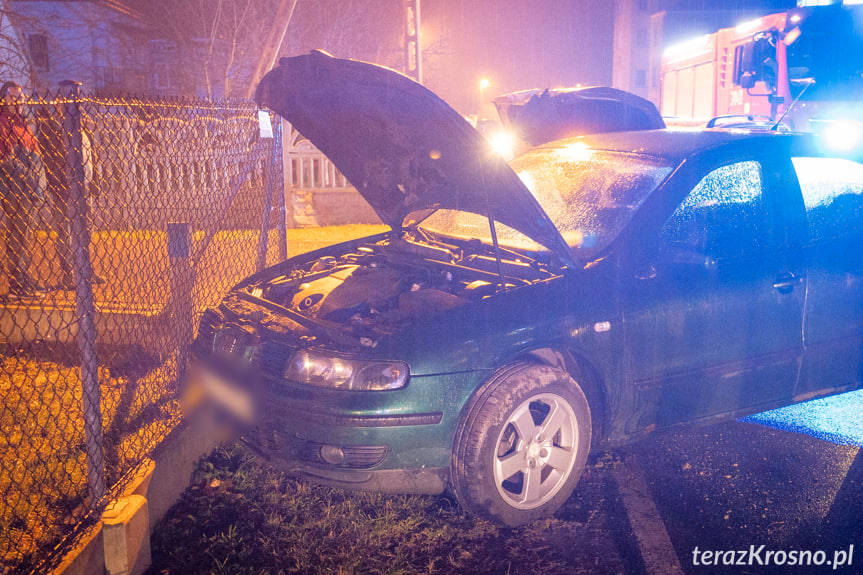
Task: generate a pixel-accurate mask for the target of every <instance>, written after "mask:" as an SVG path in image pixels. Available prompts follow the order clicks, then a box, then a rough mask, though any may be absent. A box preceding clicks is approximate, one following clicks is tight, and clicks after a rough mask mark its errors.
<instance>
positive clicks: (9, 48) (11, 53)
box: [0, 0, 34, 87]
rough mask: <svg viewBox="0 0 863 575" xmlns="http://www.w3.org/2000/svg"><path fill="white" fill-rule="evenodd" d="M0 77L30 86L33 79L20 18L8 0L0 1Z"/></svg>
mask: <svg viewBox="0 0 863 575" xmlns="http://www.w3.org/2000/svg"><path fill="white" fill-rule="evenodd" d="M16 20H17V22H16ZM0 78H2V79H4V80H6V79H10V80H15V81H17V82H19V83H21V84H22V85H29V86H30V87H32V86H33V80H34V78H33V67H32V65H31V63H30V57H29V54H28V52H27V48H26V44H25V39H24V36H23V34H21V29H20V18H16V14H15V13H14V12H13V11H12V10H11V9H10V7H9V0H6V1H4V2H2V3H0Z"/></svg>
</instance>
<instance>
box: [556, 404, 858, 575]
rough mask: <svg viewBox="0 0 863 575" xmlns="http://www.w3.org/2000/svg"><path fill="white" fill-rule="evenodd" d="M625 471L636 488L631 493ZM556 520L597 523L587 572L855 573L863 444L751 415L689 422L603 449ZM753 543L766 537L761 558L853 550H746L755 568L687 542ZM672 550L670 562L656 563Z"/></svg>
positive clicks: (724, 547) (710, 546)
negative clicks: (841, 557) (715, 559)
mask: <svg viewBox="0 0 863 575" xmlns="http://www.w3.org/2000/svg"><path fill="white" fill-rule="evenodd" d="M816 435H817V434H816ZM633 470H634V472H635V474H636V475H640V477H641V478H643V482H642V483H641V485H642V486H644V488H643V489H642V491H643V492H644V493H640V494H639V493H637V494H636V495H632V493H631V491H632V490H633V487H632V479H631V475H632V471H633ZM635 483H638V481H636V482H635ZM636 491H638V489H637V487H636ZM597 517H598V519H597ZM558 518H560V519H564V520H567V519H569V520H574V521H581V522H587V525H590V521H593V522H594V525H593V527H592V528H591V529H590V532H591V538H599V539H601V540H603V541H604V545H601V546H596V545H595V543H596V541H593V542H592V543H593V544H592V545H590V546H586V547H585V549H584V552H585V553H584V554H581V553H576V555H581V557H578V559H577V560H576V561H577V562H578V563H582V562H584V563H582V565H584V566H585V567H586V566H587V565H589V564H590V563H591V562H592V563H593V564H594V565H595V566H596V567H597V571H596V572H611V573H651V574H652V573H673V572H678V573H680V572H683V573H692V574H695V573H698V574H702V573H741V574H743V573H807V574H808V573H820V572H824V573H828V572H829V573H849V574H850V573H863V453H861V452H860V448H858V447H856V446H854V445H840V444H836V443H832V442H830V441H825V440H823V439H819V438H816V437H813V436H812V435H807V434H804V433H798V432H794V431H786V430H782V429H774V428H770V427H766V426H763V425H760V424H757V423H752V422H748V421H736V422H730V423H725V424H719V425H713V426H706V427H686V428H682V429H679V430H676V431H672V432H664V433H659V434H656V435H655V436H652V437H650V438H648V439H645V440H642V441H639V442H637V443H634V444H632V445H629V446H627V447H625V448H621V449H618V450H615V451H612V452H610V453H609V454H606V455H602V456H600V457H599V458H598V459H597V460H595V461H594V462H593V465H592V466H591V467H590V468H589V469H588V470H587V472H586V473H585V475H584V477H583V480H582V483H581V484H580V485H579V487H577V488H576V493H575V494H574V495H573V497H572V498H571V499H570V501H569V502H568V503H567V505H566V506H565V507H564V509H563V510H562V511H561V512H560V513H558ZM666 534H667V535H666ZM752 545H754V546H755V548H756V549H757V548H758V547H760V546H761V545H764V546H765V547H764V551H763V552H761V553H760V556H761V557H765V552H766V551H767V550H775V551H778V550H783V551H786V552H788V551H790V550H812V551H813V552H815V551H818V550H823V551H824V552H825V553H826V558H827V560H830V561H831V562H832V560H833V559H834V557H835V555H834V552H836V551H840V552H841V551H843V550H844V551H847V550H848V549H849V545H854V552H853V555H852V563H851V565H850V566H842V567H840V568H838V569H836V570H834V569H833V566H832V565H830V566H827V565H824V566H822V567H820V568H818V567H815V566H794V567H792V566H788V565H785V566H781V567H778V566H774V567H767V566H761V565H758V561H757V559H755V558H753V563H754V565H752V566H749V565H745V566H740V565H733V566H727V565H725V566H724V565H719V566H709V567H708V566H704V565H703V564H699V565H694V564H693V550H694V549H695V548H696V547H697V548H698V549H699V552H702V551H704V550H713V551H716V550H720V551H723V552H724V551H728V550H740V551H743V550H746V551H747V552H748V551H749V549H750V546H752ZM603 549H604V551H603ZM600 556H601V558H600ZM669 556H671V558H672V560H675V559H676V560H677V565H674V566H669V565H668V564H667V562H664V561H665V560H667V559H668V557H669ZM726 557H727V555H726ZM739 557H740V556H739V555H737V557H736V558H735V561H736V560H738V558H739ZM748 559H749V555H748V554H747V556H746V561H748ZM699 563H702V562H699ZM675 568H676V569H675Z"/></svg>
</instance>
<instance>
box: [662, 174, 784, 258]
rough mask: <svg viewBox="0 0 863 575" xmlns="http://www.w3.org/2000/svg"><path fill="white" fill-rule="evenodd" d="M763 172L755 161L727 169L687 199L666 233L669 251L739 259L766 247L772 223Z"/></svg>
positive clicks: (710, 176)
mask: <svg viewBox="0 0 863 575" xmlns="http://www.w3.org/2000/svg"><path fill="white" fill-rule="evenodd" d="M763 181H764V178H763V171H762V169H761V165H760V164H759V163H758V162H755V161H746V162H737V163H734V164H728V165H727V166H722V167H721V168H718V169H716V170H713V171H712V172H710V173H709V174H707V175H706V176H705V177H704V178H703V179H702V180H701V181H700V182H698V185H697V186H695V188H693V190H692V191H691V192H690V193H689V195H687V196H686V198H685V199H684V200H683V202H682V203H681V204H680V205H679V206H678V207H677V209H676V210H675V211H674V213H673V214H672V216H671V217H670V218H669V219H668V221H667V222H666V223H665V225H664V226H663V228H662V231H661V232H660V239H661V242H662V244H663V247H664V248H665V249H668V248H671V250H670V251H672V252H673V250H674V249H675V248H676V249H678V250H681V249H682V250H686V251H690V252H693V251H694V252H697V253H699V254H704V255H707V256H710V257H713V258H724V259H727V258H735V257H739V256H744V255H747V254H750V253H752V252H755V251H758V250H760V249H763V248H765V247H767V246H768V245H769V241H770V219H769V217H768V216H769V214H768V213H767V208H766V204H765V202H764V197H763V191H764V190H763V188H764V186H763Z"/></svg>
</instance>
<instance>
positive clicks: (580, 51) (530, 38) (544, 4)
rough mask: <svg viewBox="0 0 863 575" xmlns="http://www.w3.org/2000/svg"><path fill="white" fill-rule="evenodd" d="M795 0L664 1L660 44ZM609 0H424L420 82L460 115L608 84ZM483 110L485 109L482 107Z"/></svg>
mask: <svg viewBox="0 0 863 575" xmlns="http://www.w3.org/2000/svg"><path fill="white" fill-rule="evenodd" d="M795 5H796V2H795V0H685V1H684V0H677V1H674V0H667V1H666V2H664V6H665V7H666V10H667V19H666V46H667V45H670V44H673V43H675V42H677V41H680V40H681V39H683V40H685V39H686V38H688V37H691V36H694V35H698V34H705V33H708V32H712V31H714V30H716V29H717V28H720V27H726V26H735V25H737V24H739V23H740V22H743V21H746V20H748V19H751V18H754V17H757V16H760V15H763V14H768V13H771V12H777V11H781V10H784V9H787V8H792V7H794V6H795ZM613 28H614V0H531V1H525V0H422V31H423V46H424V49H425V62H426V63H425V71H424V83H425V84H426V85H427V86H428V87H429V88H430V89H431V90H433V91H435V92H437V93H438V94H439V95H441V96H442V97H443V98H444V99H445V100H447V101H448V102H449V103H450V104H451V105H452V106H453V107H455V108H456V110H458V111H459V112H461V113H462V114H468V113H473V112H475V111H476V108H477V102H478V100H479V80H480V79H481V78H488V79H489V81H490V83H491V85H490V86H489V88H488V89H486V90H485V92H484V95H485V96H486V97H485V98H484V99H485V100H489V99H490V98H491V97H493V96H495V95H499V94H504V93H507V92H512V91H515V90H526V89H531V88H549V87H550V88H554V87H565V86H566V87H569V86H574V85H576V84H582V85H609V84H610V83H611V62H612V35H613ZM486 110H489V108H488V107H487V108H486Z"/></svg>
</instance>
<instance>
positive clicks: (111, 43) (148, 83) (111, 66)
mask: <svg viewBox="0 0 863 575" xmlns="http://www.w3.org/2000/svg"><path fill="white" fill-rule="evenodd" d="M6 12H7V15H8V18H9V19H10V21H11V24H12V25H13V26H14V27H15V29H16V30H17V33H18V38H19V40H20V41H21V42H22V43H23V46H24V51H25V53H26V55H27V58H28V65H29V70H28V76H29V78H28V81H27V82H25V84H26V85H27V86H28V88H31V89H37V90H40V91H41V90H45V89H52V90H53V89H55V88H56V87H57V85H58V84H59V82H61V81H62V80H67V79H74V80H77V81H80V82H82V83H83V84H84V86H85V87H86V88H87V89H88V90H91V91H93V92H95V93H96V94H98V95H111V94H120V93H127V92H152V91H153V90H152V89H153V87H154V63H153V60H152V59H151V58H150V57H149V56H150V54H149V52H150V50H149V48H150V46H149V41H150V39H151V38H152V35H153V34H152V28H151V27H150V26H149V25H148V24H147V23H146V22H145V21H144V19H143V17H142V15H141V14H140V13H138V12H137V11H136V10H135V9H134V8H133V7H131V5H130V4H126V3H124V2H122V1H121V0H90V1H66V2H64V1H58V0H53V1H52V0H11V1H10V2H8V3H7V5H6Z"/></svg>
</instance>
